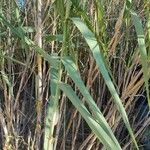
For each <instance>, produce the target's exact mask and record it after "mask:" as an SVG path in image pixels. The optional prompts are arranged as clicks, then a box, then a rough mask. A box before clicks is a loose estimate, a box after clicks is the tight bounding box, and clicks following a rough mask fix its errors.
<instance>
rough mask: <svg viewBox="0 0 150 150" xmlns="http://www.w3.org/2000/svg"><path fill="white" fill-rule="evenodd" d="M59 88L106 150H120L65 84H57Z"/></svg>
mask: <svg viewBox="0 0 150 150" xmlns="http://www.w3.org/2000/svg"><path fill="white" fill-rule="evenodd" d="M58 85H59V88H60V89H61V90H62V91H63V92H64V93H65V94H66V96H67V97H68V98H69V100H70V101H71V102H72V104H73V105H74V106H75V107H76V108H77V110H78V111H79V112H80V114H81V115H82V117H83V118H84V119H85V121H86V122H87V124H88V125H89V127H90V128H91V129H92V131H93V132H94V134H95V135H96V136H97V137H98V139H99V140H100V141H101V142H102V143H103V145H104V146H105V147H106V148H107V149H108V150H120V149H121V148H120V147H118V146H117V145H116V143H115V142H114V141H113V140H112V139H111V137H110V136H109V135H108V134H107V133H106V132H105V130H103V128H102V127H101V126H100V125H99V124H98V123H97V121H96V120H95V119H94V118H93V116H92V115H91V114H90V113H89V111H88V110H87V108H86V107H85V106H84V105H83V103H82V102H81V101H80V100H79V98H78V97H77V95H76V94H75V92H74V91H73V90H72V88H71V87H70V86H69V85H67V84H65V83H58Z"/></svg>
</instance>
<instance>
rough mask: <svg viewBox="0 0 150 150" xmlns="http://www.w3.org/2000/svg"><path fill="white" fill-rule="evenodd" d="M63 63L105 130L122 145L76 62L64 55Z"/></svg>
mask: <svg viewBox="0 0 150 150" xmlns="http://www.w3.org/2000/svg"><path fill="white" fill-rule="evenodd" d="M62 63H63V64H64V66H65V69H66V70H67V72H68V74H69V75H70V77H71V78H72V80H73V81H74V83H75V84H76V85H77V86H78V88H79V90H80V92H81V93H82V95H83V96H84V97H85V101H86V102H87V104H88V105H89V108H90V110H91V112H92V113H93V115H94V116H95V117H96V119H97V121H98V123H99V124H100V125H101V126H102V128H103V129H104V130H105V132H106V133H107V134H108V135H109V136H110V137H111V138H112V139H113V140H114V142H116V144H117V145H118V147H120V145H119V143H118V141H117V140H116V138H115V136H114V134H113V132H112V130H111V128H110V127H109V125H108V123H107V121H106V120H105V117H104V116H103V114H102V113H101V111H100V110H99V108H98V107H97V105H96V103H95V101H94V100H93V98H92V97H91V95H90V93H89V92H88V90H87V88H86V87H85V85H84V83H83V81H82V79H81V77H80V74H79V72H78V71H77V67H76V65H75V63H74V62H73V61H72V60H71V58H70V57H63V59H62Z"/></svg>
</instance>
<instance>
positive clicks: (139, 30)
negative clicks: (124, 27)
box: [130, 11, 150, 108]
mask: <svg viewBox="0 0 150 150" xmlns="http://www.w3.org/2000/svg"><path fill="white" fill-rule="evenodd" d="M130 12H131V16H132V20H133V24H134V26H135V30H136V33H137V38H138V44H139V50H140V60H141V63H142V69H143V75H144V81H145V87H146V92H147V99H148V104H149V108H150V97H149V88H148V80H149V76H148V69H147V68H148V60H147V51H146V46H145V38H144V30H143V27H142V23H141V20H140V18H139V17H138V15H137V14H136V13H135V12H132V11H130Z"/></svg>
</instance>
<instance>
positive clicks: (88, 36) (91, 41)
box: [72, 18, 138, 149]
mask: <svg viewBox="0 0 150 150" xmlns="http://www.w3.org/2000/svg"><path fill="white" fill-rule="evenodd" d="M72 21H73V22H74V24H75V25H76V26H77V28H78V29H79V30H80V32H81V33H82V35H83V36H84V38H85V40H86V42H87V44H88V45H89V47H90V49H91V51H92V53H93V56H94V58H95V60H96V63H97V65H98V67H99V69H100V72H101V74H102V76H103V78H104V80H105V83H106V85H107V87H108V89H109V91H110V93H111V95H112V96H113V98H114V102H115V104H116V105H117V108H118V110H119V112H120V114H121V116H122V118H123V120H124V123H125V125H126V127H127V129H128V131H129V133H130V135H131V137H132V139H133V142H134V144H135V146H136V148H137V149H138V146H137V142H136V140H135V137H134V134H133V131H132V129H131V126H130V123H129V120H128V117H127V114H126V111H125V109H124V107H123V105H122V102H121V99H120V98H119V95H118V93H117V91H116V89H115V87H114V84H113V82H112V81H111V78H110V76H109V73H108V71H107V69H106V67H105V64H104V62H103V59H102V54H101V51H100V48H99V45H98V42H97V40H96V38H95V36H94V34H93V33H92V32H91V31H90V30H89V29H88V27H87V26H86V25H85V24H84V22H83V21H82V20H81V19H80V18H72Z"/></svg>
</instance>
